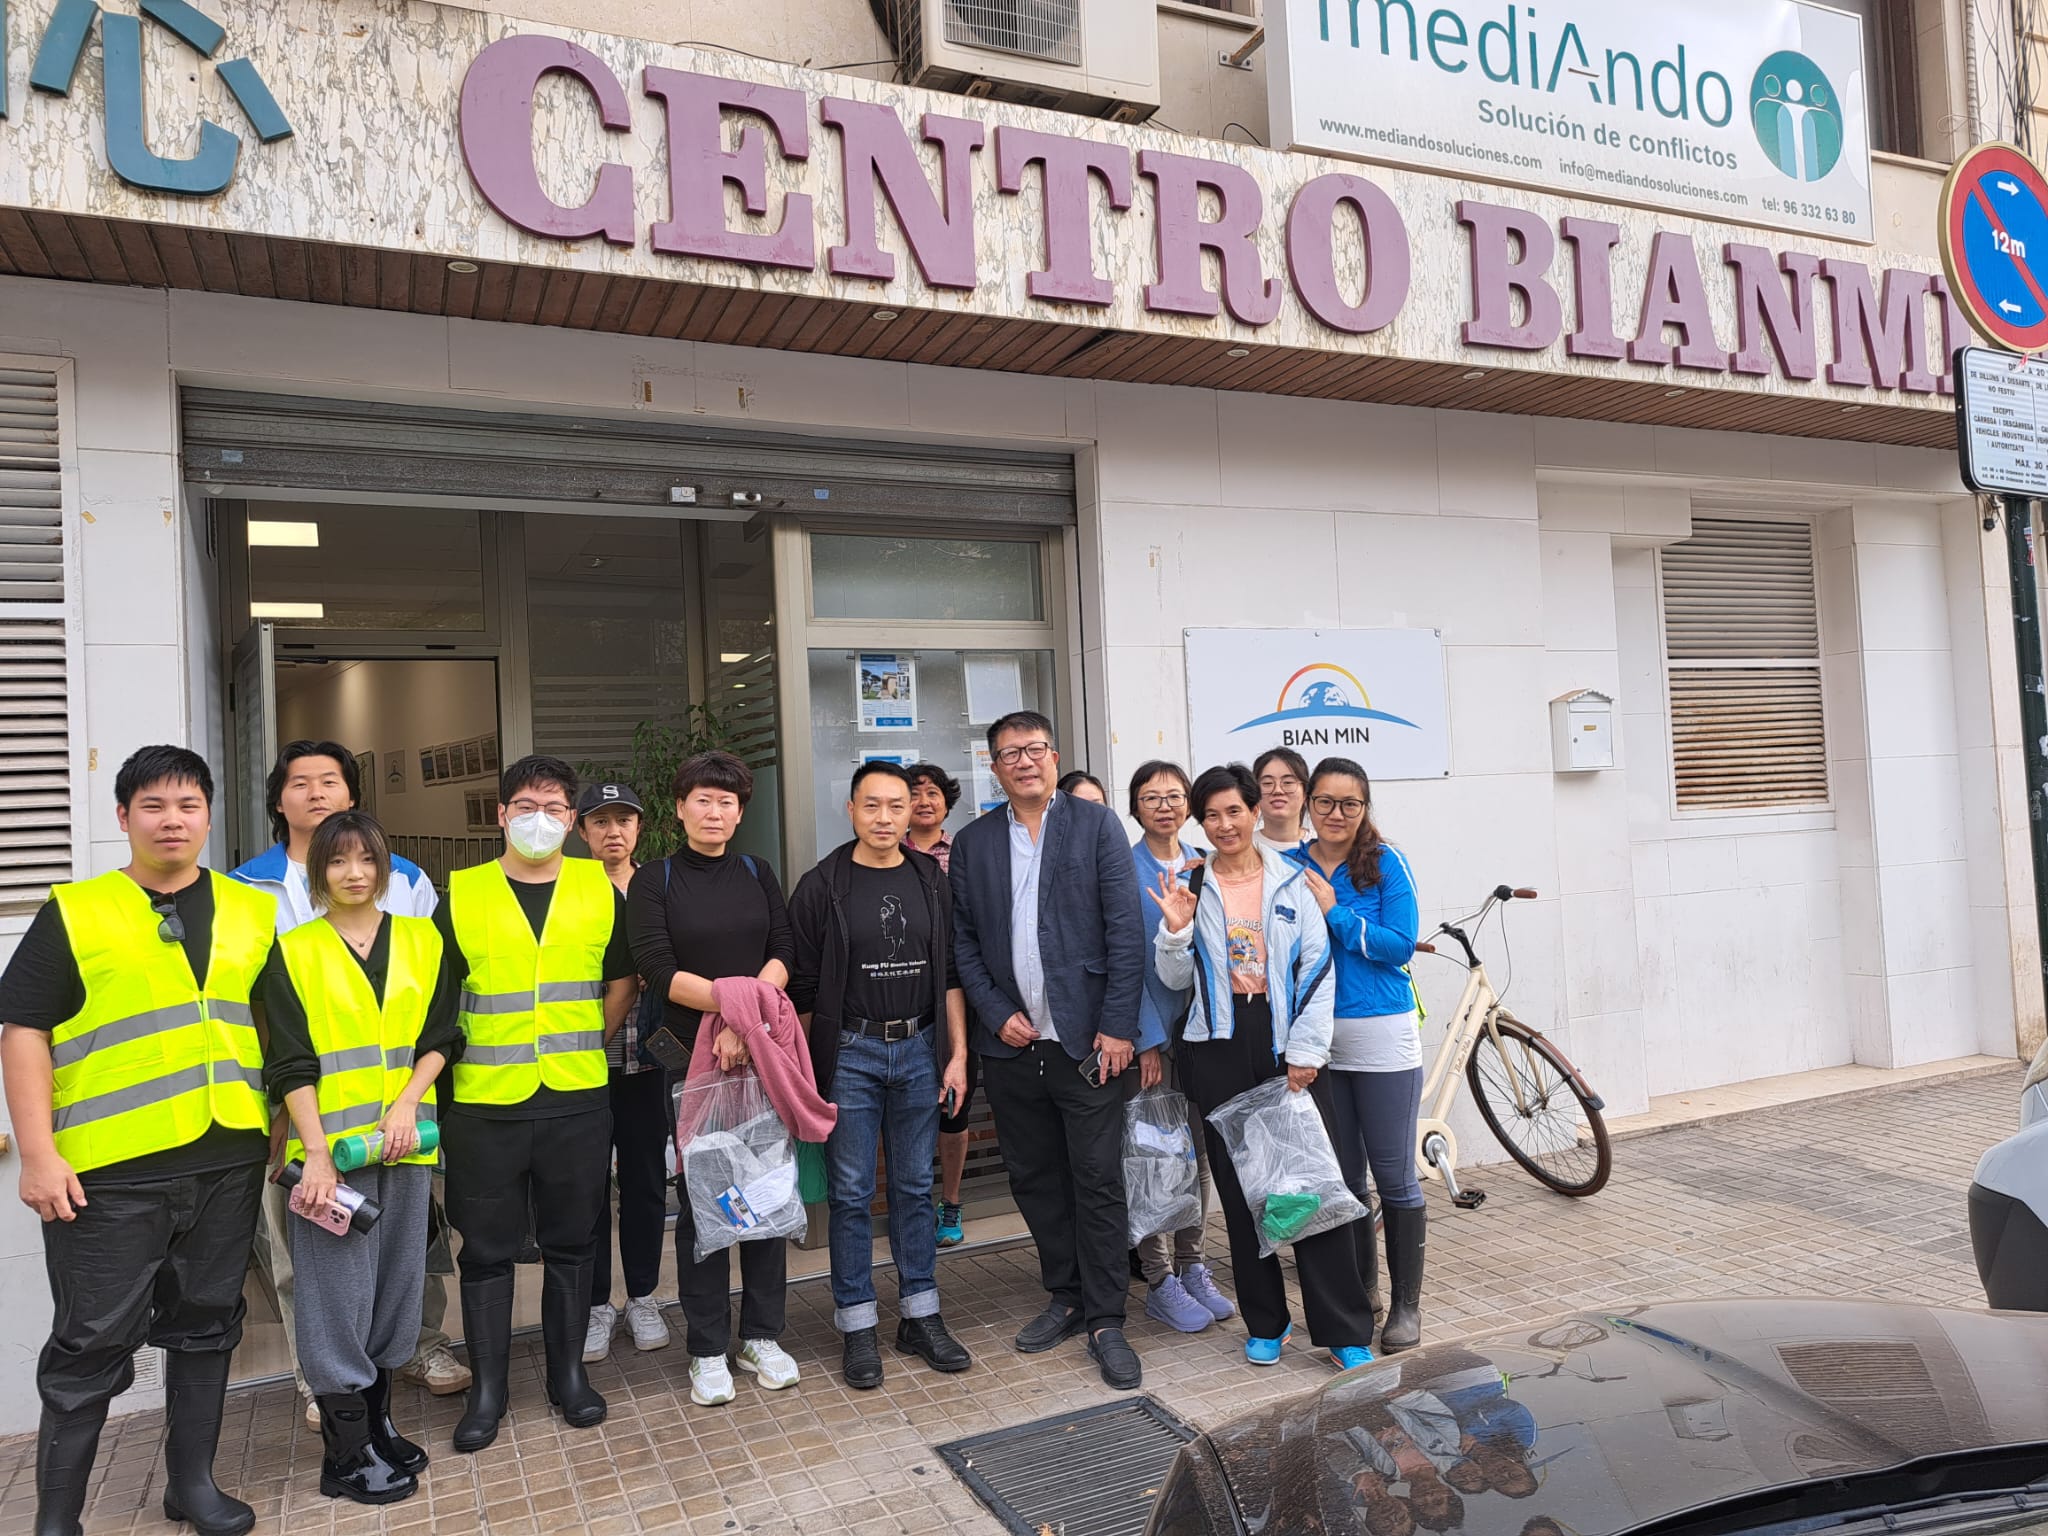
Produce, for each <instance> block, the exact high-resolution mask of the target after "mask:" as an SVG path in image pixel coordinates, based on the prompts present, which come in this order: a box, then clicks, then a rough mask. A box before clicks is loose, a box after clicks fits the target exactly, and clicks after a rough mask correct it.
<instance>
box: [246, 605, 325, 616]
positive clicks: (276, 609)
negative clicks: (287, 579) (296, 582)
mask: <svg viewBox="0 0 2048 1536" xmlns="http://www.w3.org/2000/svg"><path fill="white" fill-rule="evenodd" d="M249 617H250V618H252V619H324V618H326V617H327V605H326V604H325V603H251V604H250V605H249Z"/></svg>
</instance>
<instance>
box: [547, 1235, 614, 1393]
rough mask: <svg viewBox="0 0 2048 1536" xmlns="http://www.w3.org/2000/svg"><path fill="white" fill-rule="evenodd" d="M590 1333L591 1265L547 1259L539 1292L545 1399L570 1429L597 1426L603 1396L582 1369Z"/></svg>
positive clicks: (586, 1260) (587, 1262)
mask: <svg viewBox="0 0 2048 1536" xmlns="http://www.w3.org/2000/svg"><path fill="white" fill-rule="evenodd" d="M589 1331H590V1261H589V1260H588V1259H585V1260H584V1261H583V1262H582V1263H581V1264H563V1263H560V1262H558V1261H556V1260H554V1259H550V1260H548V1264H547V1273H546V1274H545V1275H544V1276H543V1277H542V1284H541V1292H540V1336H541V1341H542V1342H543V1343H544V1344H545V1345H546V1346H547V1353H548V1401H549V1402H550V1403H552V1404H554V1406H555V1407H556V1408H558V1409H560V1410H561V1414H562V1420H563V1422H564V1423H566V1424H567V1425H568V1426H569V1427H570V1428H571V1429H589V1428H590V1427H591V1426H592V1425H595V1424H602V1423H603V1422H604V1416H605V1413H606V1411H607V1410H606V1408H605V1402H604V1398H603V1397H602V1396H601V1395H600V1394H599V1392H598V1390H597V1388H595V1387H593V1386H592V1385H591V1384H590V1376H589V1374H588V1373H587V1372H586V1371H585V1370H584V1369H583V1337H584V1335H585V1334H587V1333H588V1332H589Z"/></svg>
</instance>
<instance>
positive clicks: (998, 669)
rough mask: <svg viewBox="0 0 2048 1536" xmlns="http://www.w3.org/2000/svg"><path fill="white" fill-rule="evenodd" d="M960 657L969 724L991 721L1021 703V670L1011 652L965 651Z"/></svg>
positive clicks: (1022, 694) (1012, 711) (1022, 697)
mask: <svg viewBox="0 0 2048 1536" xmlns="http://www.w3.org/2000/svg"><path fill="white" fill-rule="evenodd" d="M960 660H961V664H962V666H963V667H964V668H965V669H966V673H967V723H968V724H969V725H991V724H993V723H994V722H996V721H998V720H1000V719H1002V718H1003V716H1005V715H1009V714H1014V713H1016V712H1017V711H1018V710H1020V709H1022V708H1023V707H1024V677H1023V670H1022V668H1020V667H1019V666H1018V664H1017V658H1016V656H1015V655H1014V654H1011V653H1009V652H1004V651H989V652H985V653H982V654H980V655H977V654H976V653H974V652H972V651H967V652H964V653H962V655H961V658H960Z"/></svg>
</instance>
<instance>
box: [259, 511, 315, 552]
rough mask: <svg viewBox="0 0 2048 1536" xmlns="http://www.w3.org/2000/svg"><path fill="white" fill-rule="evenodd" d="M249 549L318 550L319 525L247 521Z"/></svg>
mask: <svg viewBox="0 0 2048 1536" xmlns="http://www.w3.org/2000/svg"><path fill="white" fill-rule="evenodd" d="M249 547H250V548H251V549H258V548H261V549H318V548H319V547H320V525H319V524H318V523H283V522H273V521H271V520H269V519H267V518H261V517H252V518H250V519H249Z"/></svg>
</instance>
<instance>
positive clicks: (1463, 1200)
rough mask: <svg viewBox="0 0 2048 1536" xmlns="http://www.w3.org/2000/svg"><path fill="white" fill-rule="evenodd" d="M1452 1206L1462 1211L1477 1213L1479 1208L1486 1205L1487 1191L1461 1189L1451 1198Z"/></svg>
mask: <svg viewBox="0 0 2048 1536" xmlns="http://www.w3.org/2000/svg"><path fill="white" fill-rule="evenodd" d="M1451 1204H1453V1205H1455V1206H1456V1207H1457V1208H1458V1209H1459V1210H1461V1211H1476V1210H1478V1209H1479V1207H1481V1206H1482V1205H1484V1204H1486V1191H1485V1190H1483V1189H1461V1190H1459V1191H1458V1192H1457V1193H1456V1194H1455V1195H1453V1196H1451Z"/></svg>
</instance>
